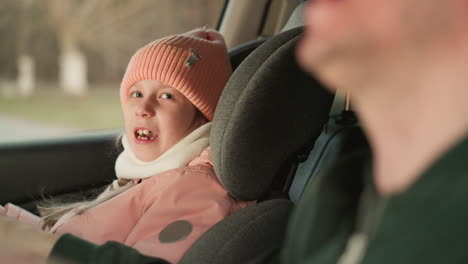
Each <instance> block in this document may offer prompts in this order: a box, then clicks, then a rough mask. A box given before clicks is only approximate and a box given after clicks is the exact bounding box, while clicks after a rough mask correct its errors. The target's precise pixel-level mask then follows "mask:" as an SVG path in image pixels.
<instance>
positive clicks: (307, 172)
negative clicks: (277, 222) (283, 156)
mask: <svg viewBox="0 0 468 264" xmlns="http://www.w3.org/2000/svg"><path fill="white" fill-rule="evenodd" d="M354 124H356V118H355V117H354V113H353V112H352V111H351V105H350V94H349V92H343V91H337V92H336V93H335V99H334V101H333V104H332V107H331V109H330V115H329V119H328V122H327V124H326V126H325V128H324V130H323V131H322V133H321V134H320V136H319V137H318V138H317V140H316V142H315V144H314V147H313V149H312V151H311V152H310V153H309V155H308V157H307V159H306V160H305V161H304V162H302V163H300V164H299V165H298V168H297V170H296V173H295V176H294V178H293V180H292V184H291V187H290V188H289V198H290V199H291V201H293V202H296V201H298V200H299V198H300V196H301V194H302V192H303V190H304V189H305V186H306V185H307V183H308V182H309V180H310V179H311V178H312V176H313V175H315V174H316V172H317V169H318V168H319V167H320V164H321V159H320V157H321V156H322V155H323V154H324V152H325V150H326V148H327V146H328V145H329V143H330V139H331V138H332V137H334V135H335V134H336V133H337V132H339V131H340V130H341V129H342V128H343V127H346V126H352V125H354Z"/></svg>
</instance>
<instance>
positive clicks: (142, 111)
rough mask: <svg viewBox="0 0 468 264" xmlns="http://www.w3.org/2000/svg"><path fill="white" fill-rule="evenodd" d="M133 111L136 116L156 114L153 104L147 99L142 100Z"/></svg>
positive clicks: (145, 116)
mask: <svg viewBox="0 0 468 264" xmlns="http://www.w3.org/2000/svg"><path fill="white" fill-rule="evenodd" d="M135 113H136V115H137V116H138V117H144V118H148V117H153V116H154V115H155V114H156V111H155V106H154V104H153V103H151V102H149V101H147V100H145V101H143V100H142V102H141V103H140V104H139V105H138V107H137V109H136V112H135Z"/></svg>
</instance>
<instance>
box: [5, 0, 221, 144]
mask: <svg viewBox="0 0 468 264" xmlns="http://www.w3.org/2000/svg"><path fill="white" fill-rule="evenodd" d="M224 4H225V0H157V1H155V0H86V1H82V0H2V1H0V36H1V39H2V41H0V61H1V62H2V63H0V142H11V141H23V140H31V139H38V138H51V137H58V136H63V135H70V134H76V133H82V132H83V131H97V130H107V129H120V128H121V127H123V120H122V115H121V112H120V102H119V93H118V90H119V83H120V80H121V78H122V76H123V73H124V71H125V68H126V66H127V63H128V61H129V59H130V57H131V55H132V54H133V53H134V52H135V51H136V50H137V49H138V48H140V47H142V46H144V45H145V44H147V43H149V42H151V41H152V40H155V39H158V38H160V37H163V36H167V35H171V34H176V33H181V32H185V31H188V30H190V29H193V28H197V27H203V26H207V27H211V28H215V27H216V26H217V23H218V20H219V18H220V15H221V13H222V10H223V6H224Z"/></svg>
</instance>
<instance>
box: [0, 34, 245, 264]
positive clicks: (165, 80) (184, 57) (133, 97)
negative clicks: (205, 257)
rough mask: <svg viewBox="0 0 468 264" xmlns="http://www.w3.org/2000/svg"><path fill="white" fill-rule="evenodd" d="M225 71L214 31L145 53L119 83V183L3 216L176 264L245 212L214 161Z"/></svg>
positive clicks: (9, 209) (10, 209)
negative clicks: (92, 195) (214, 126)
mask: <svg viewBox="0 0 468 264" xmlns="http://www.w3.org/2000/svg"><path fill="white" fill-rule="evenodd" d="M231 73H232V70H231V66H230V63H229V60H228V56H227V50H226V46H225V43H224V40H223V38H222V37H221V35H219V34H218V33H217V32H216V31H213V30H204V29H197V30H194V31H191V32H187V33H185V34H182V35H175V36H171V37H166V38H163V39H159V40H156V41H154V42H152V43H150V44H148V45H147V46H145V47H143V48H141V49H140V50H138V51H137V52H136V53H135V55H134V56H133V57H132V58H131V60H130V63H129V65H128V67H127V71H126V72H125V75H124V77H123V80H122V83H121V86H120V99H121V103H122V110H123V114H124V119H125V133H124V135H123V137H122V143H123V147H124V151H123V152H122V153H121V154H120V156H119V157H118V158H117V161H116V164H115V171H116V175H117V178H118V180H115V181H114V182H113V183H112V184H111V185H110V186H109V187H107V189H106V190H105V191H104V192H103V193H102V194H100V195H99V196H98V197H97V198H96V199H95V200H93V201H86V202H78V203H75V204H71V205H65V206H59V207H57V206H55V207H49V208H42V215H43V216H44V217H43V218H39V217H37V216H35V215H33V214H31V213H28V212H27V211H25V210H23V209H21V208H19V207H17V206H15V205H12V204H8V205H6V206H5V208H4V209H3V210H6V214H7V215H9V216H11V217H15V218H18V219H19V220H20V221H23V222H28V223H31V224H33V225H36V226H38V227H41V228H43V229H45V230H48V231H49V232H52V233H55V234H64V233H71V234H74V235H77V236H79V237H82V238H84V239H86V240H89V241H91V242H93V243H96V244H102V243H104V242H106V241H109V240H113V241H118V242H121V243H124V244H126V245H129V246H132V247H134V248H136V249H137V250H138V251H140V252H141V253H143V254H146V255H151V256H157V257H161V258H165V259H167V260H169V261H171V262H173V263H177V262H179V261H180V259H181V258H182V256H183V254H184V253H185V251H186V250H187V249H188V248H189V247H190V246H191V245H192V244H193V243H194V242H195V241H196V240H197V239H198V238H199V237H200V236H201V235H202V234H203V233H204V232H205V231H207V230H208V229H209V228H210V227H211V226H213V225H214V224H215V223H216V222H218V221H220V220H221V219H223V218H224V217H225V216H227V215H229V214H231V213H233V212H235V211H237V210H239V209H240V208H243V207H245V206H246V203H245V202H238V201H236V200H234V199H233V198H232V197H230V196H229V194H228V193H227V192H226V190H224V188H223V187H222V186H221V184H220V183H219V182H218V179H217V177H216V175H215V173H214V171H213V167H212V162H211V159H210V150H209V134H210V127H211V123H210V121H211V120H212V119H213V113H214V110H215V107H216V103H217V101H218V98H219V96H220V94H221V91H222V89H223V88H224V85H225V84H226V82H227V80H228V78H229V77H230V75H231ZM40 209H41V208H40ZM44 213H45V214H44Z"/></svg>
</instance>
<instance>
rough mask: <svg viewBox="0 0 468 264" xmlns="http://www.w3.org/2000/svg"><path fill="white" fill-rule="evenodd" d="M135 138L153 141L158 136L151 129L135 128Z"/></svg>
mask: <svg viewBox="0 0 468 264" xmlns="http://www.w3.org/2000/svg"><path fill="white" fill-rule="evenodd" d="M135 138H136V139H138V140H144V141H152V140H154V139H155V138H156V135H155V134H154V133H153V131H151V130H148V129H142V128H137V129H135Z"/></svg>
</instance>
